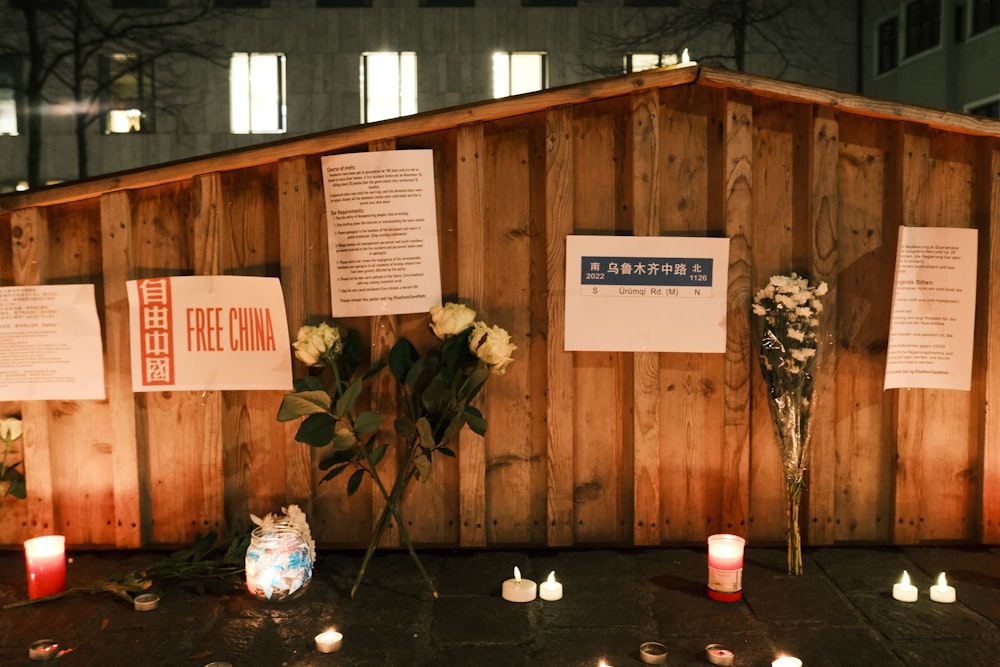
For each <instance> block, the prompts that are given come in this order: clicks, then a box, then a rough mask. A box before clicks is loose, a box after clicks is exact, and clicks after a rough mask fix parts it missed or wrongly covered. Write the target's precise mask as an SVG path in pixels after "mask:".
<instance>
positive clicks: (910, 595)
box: [892, 570, 917, 602]
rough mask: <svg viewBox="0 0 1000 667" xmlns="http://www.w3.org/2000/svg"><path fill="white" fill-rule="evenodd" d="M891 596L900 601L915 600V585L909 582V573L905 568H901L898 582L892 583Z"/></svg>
mask: <svg viewBox="0 0 1000 667" xmlns="http://www.w3.org/2000/svg"><path fill="white" fill-rule="evenodd" d="M892 597H894V598H895V599H897V600H899V601H900V602H916V601H917V587H916V586H914V585H913V584H911V583H910V574H909V573H908V572H907V571H906V570H903V577H902V579H900V580H899V583H898V584H893V585H892Z"/></svg>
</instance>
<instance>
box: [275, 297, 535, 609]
mask: <svg viewBox="0 0 1000 667" xmlns="http://www.w3.org/2000/svg"><path fill="white" fill-rule="evenodd" d="M430 318H431V321H430V323H429V326H430V328H431V330H432V331H433V332H434V335H435V336H437V338H438V340H439V341H441V342H440V345H438V346H435V347H433V348H431V349H429V350H427V351H425V352H423V353H421V352H418V351H417V349H416V348H415V347H414V346H413V345H412V344H411V343H410V341H408V340H407V339H406V338H400V339H398V340H397V341H396V343H395V344H394V345H393V347H392V349H391V350H390V351H389V359H388V366H389V369H390V371H391V372H392V374H393V377H395V378H396V381H397V382H398V383H399V389H400V391H399V405H398V409H397V413H398V415H397V417H396V419H395V422H394V423H393V430H394V432H395V435H396V437H395V438H390V439H389V440H388V441H386V442H383V441H380V436H381V430H380V429H381V426H382V415H380V414H379V413H377V412H373V411H370V410H363V411H357V410H355V404H356V402H357V399H358V397H359V396H360V395H361V393H362V392H361V390H362V388H363V385H364V383H365V382H366V381H367V380H369V379H370V378H372V377H373V376H374V375H375V374H376V373H378V372H380V371H381V370H382V368H384V366H385V363H384V362H382V363H376V364H375V365H373V366H372V367H371V368H368V369H367V370H366V369H365V368H364V367H363V364H362V363H361V359H362V355H361V353H360V343H359V340H358V336H357V334H356V333H355V332H352V331H345V330H343V329H340V328H338V327H332V326H330V325H328V324H325V323H324V324H320V325H318V326H304V327H302V328H301V329H299V332H298V340H296V342H295V343H294V344H293V346H294V348H295V356H296V357H298V359H299V360H300V361H302V362H303V363H305V364H307V365H309V366H317V367H326V368H329V369H330V370H331V371H332V375H333V378H332V382H331V383H330V386H329V388H324V386H323V383H322V380H321V379H320V378H319V377H317V376H315V375H310V376H308V377H306V378H303V379H301V380H296V381H295V391H292V392H290V393H288V394H286V395H285V397H284V399H283V400H282V403H281V407H280V409H279V410H278V420H279V421H290V420H293V419H298V418H300V417H305V419H303V421H302V424H301V426H300V427H299V430H298V433H297V434H296V436H295V439H296V440H298V441H299V442H303V443H305V444H307V445H311V446H313V447H322V448H327V447H328V446H329V449H328V450H327V451H326V452H325V453H324V455H323V456H322V457H321V459H320V461H319V467H320V469H322V470H325V471H327V472H326V475H325V476H324V477H323V479H322V481H327V480H329V479H332V478H334V477H336V476H338V475H340V474H341V473H343V472H345V471H346V470H353V473H352V474H351V476H350V477H349V478H348V480H347V493H348V495H352V494H354V493H355V492H356V491H357V490H358V488H359V487H360V486H361V482H362V481H363V480H364V478H365V477H366V476H367V477H370V478H371V480H372V482H373V483H374V484H375V487H376V488H377V489H378V491H379V493H381V495H382V496H383V498H385V508H384V509H383V511H382V514H381V516H380V517H379V519H378V521H377V522H376V524H375V530H374V532H373V534H372V538H371V541H370V542H369V544H368V551H367V553H366V554H365V558H364V561H363V562H362V564H361V569H360V571H359V573H358V576H357V579H356V580H355V583H354V587H353V588H352V589H351V597H354V595H355V594H356V593H357V590H358V586H359V585H360V583H361V579H362V578H363V577H364V573H365V568H366V567H367V565H368V561H369V560H370V559H371V556H372V554H373V553H374V551H375V547H376V546H377V545H378V542H379V540H380V539H381V537H382V533H383V532H384V531H385V529H386V528H387V527H388V526H389V524H390V522H391V521H392V520H393V519H395V523H396V526H397V527H398V529H399V535H400V538H401V539H402V540H403V542H404V543H405V544H406V546H407V548H408V550H409V552H410V555H411V556H412V558H413V560H414V562H415V563H416V565H417V568H418V569H419V570H420V573H421V575H422V576H423V578H424V580H425V581H426V582H427V585H428V586H429V587H430V589H431V592H432V594H433V595H434V596H435V597H437V591H436V590H435V588H434V585H433V583H432V582H431V580H430V577H429V576H428V575H427V572H426V571H425V570H424V567H423V565H422V564H421V563H420V559H419V558H418V557H417V554H416V552H415V551H414V549H413V544H412V543H411V542H410V538H409V536H408V535H407V532H406V524H405V522H403V521H402V520H401V518H400V514H399V512H400V509H399V503H400V500H401V499H402V497H403V492H404V491H405V490H406V487H407V485H408V484H409V483H410V481H411V480H412V479H413V478H414V477H416V478H417V479H420V480H423V481H426V480H427V478H428V477H429V475H430V472H431V460H432V458H433V455H434V454H442V455H445V456H454V455H455V454H454V451H453V450H452V449H451V447H452V446H453V444H454V443H455V442H456V441H457V437H458V434H459V432H460V431H461V430H462V427H464V426H466V425H468V426H469V428H470V429H472V431H473V432H475V433H477V434H479V435H484V434H485V433H486V420H485V419H484V418H483V415H482V413H481V412H480V411H479V410H478V409H477V408H476V407H475V406H473V405H471V402H472V400H473V399H474V398H475V397H476V396H477V395H478V394H479V392H480V391H481V390H482V388H483V386H484V385H485V384H486V380H487V379H489V377H490V376H491V375H503V373H504V372H505V371H506V370H507V366H508V365H510V363H511V362H512V361H513V357H512V356H511V355H512V354H513V352H514V350H515V349H517V348H516V346H515V345H514V344H513V343H511V340H510V335H509V334H508V333H507V332H506V331H505V330H504V329H502V328H500V327H497V326H494V327H489V326H487V325H486V324H485V323H483V322H481V321H478V320H476V311H474V310H472V309H471V308H469V307H468V306H465V305H463V304H458V303H448V304H446V305H445V306H443V307H442V306H434V307H432V308H431V309H430ZM390 443H403V445H402V446H403V448H404V451H403V452H402V454H401V458H402V464H401V465H400V467H399V469H398V472H397V475H396V479H395V481H394V483H393V484H392V486H391V487H390V488H386V487H385V485H384V484H383V482H382V479H381V478H380V476H379V474H378V471H377V468H378V464H379V463H380V462H381V461H382V459H383V457H384V456H385V454H386V452H387V450H388V449H389V447H390Z"/></svg>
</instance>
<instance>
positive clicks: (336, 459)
mask: <svg viewBox="0 0 1000 667" xmlns="http://www.w3.org/2000/svg"><path fill="white" fill-rule="evenodd" d="M353 459H354V455H353V454H351V453H350V452H349V451H347V450H343V449H340V450H336V449H335V450H334V451H332V452H330V453H329V454H326V455H325V456H324V457H323V458H321V459H320V460H319V469H320V470H326V469H327V468H332V467H333V466H335V465H340V464H341V463H351V461H352V460H353Z"/></svg>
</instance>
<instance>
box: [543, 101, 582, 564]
mask: <svg viewBox="0 0 1000 667" xmlns="http://www.w3.org/2000/svg"><path fill="white" fill-rule="evenodd" d="M545 123H546V142H545V146H546V151H545V248H546V255H547V259H546V270H547V278H546V281H547V282H546V299H547V303H546V314H547V316H548V332H549V335H548V339H547V340H548V343H547V345H546V355H545V357H546V369H547V380H546V385H547V389H548V401H547V404H546V410H547V416H546V425H547V430H548V434H547V437H546V444H547V445H548V447H547V450H546V487H547V488H546V498H545V502H546V511H545V516H546V539H545V542H546V544H547V545H548V546H550V547H557V546H569V545H571V544H572V543H573V480H574V474H573V429H572V427H571V425H570V422H569V420H567V419H566V415H571V414H573V411H574V406H573V353H572V352H567V351H566V349H565V348H566V344H565V343H566V235H567V234H572V233H573V219H574V215H575V209H574V199H575V197H574V192H573V185H574V179H573V170H572V165H573V139H572V134H573V110H572V108H571V107H558V108H555V109H550V110H549V112H548V113H546V115H545Z"/></svg>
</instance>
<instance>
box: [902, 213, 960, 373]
mask: <svg viewBox="0 0 1000 667" xmlns="http://www.w3.org/2000/svg"><path fill="white" fill-rule="evenodd" d="M978 233H979V232H978V231H977V230H975V229H956V228H953V227H900V228H899V248H898V251H897V254H896V283H895V291H894V292H893V297H892V316H891V317H892V319H891V320H890V323H889V347H888V350H887V352H886V366H885V388H886V389H896V388H922V389H960V390H965V391H968V390H969V387H970V386H971V382H972V339H973V332H974V329H975V322H976V245H977V242H978Z"/></svg>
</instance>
